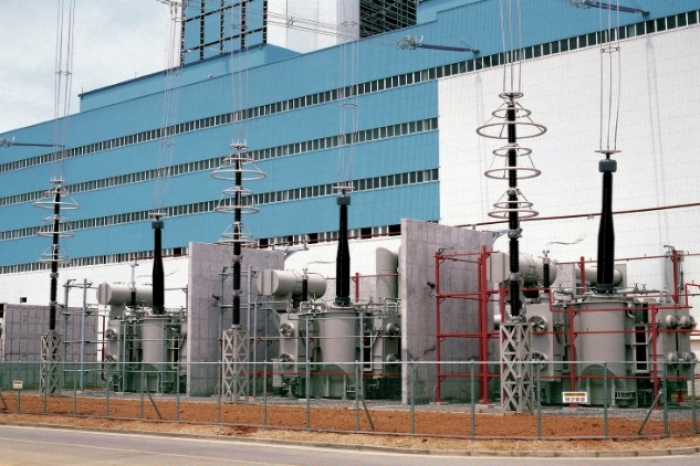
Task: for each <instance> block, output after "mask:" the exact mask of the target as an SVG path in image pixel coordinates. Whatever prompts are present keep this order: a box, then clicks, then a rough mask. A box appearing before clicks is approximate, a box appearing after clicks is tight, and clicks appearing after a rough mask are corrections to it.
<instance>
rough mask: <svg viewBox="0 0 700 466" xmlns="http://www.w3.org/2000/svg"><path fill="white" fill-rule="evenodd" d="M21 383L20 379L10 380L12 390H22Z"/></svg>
mask: <svg viewBox="0 0 700 466" xmlns="http://www.w3.org/2000/svg"><path fill="white" fill-rule="evenodd" d="M22 387H23V384H22V381H21V380H13V381H12V389H13V390H22Z"/></svg>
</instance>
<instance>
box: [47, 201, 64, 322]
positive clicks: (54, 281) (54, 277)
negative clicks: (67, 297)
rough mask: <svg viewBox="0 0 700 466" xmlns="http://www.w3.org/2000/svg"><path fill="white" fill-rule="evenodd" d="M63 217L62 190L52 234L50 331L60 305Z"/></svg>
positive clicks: (54, 210)
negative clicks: (60, 239) (61, 225)
mask: <svg viewBox="0 0 700 466" xmlns="http://www.w3.org/2000/svg"><path fill="white" fill-rule="evenodd" d="M60 218H61V190H60V189H57V190H56V193H55V194H54V206H53V225H52V232H53V233H52V235H51V291H50V297H49V331H53V330H56V307H57V306H58V303H57V300H58V262H59V257H58V251H59V235H60Z"/></svg>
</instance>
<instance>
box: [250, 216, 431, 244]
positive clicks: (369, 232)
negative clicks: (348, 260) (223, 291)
mask: <svg viewBox="0 0 700 466" xmlns="http://www.w3.org/2000/svg"><path fill="white" fill-rule="evenodd" d="M433 223H438V222H437V220H434V221H433ZM400 234H401V225H400V224H395V225H381V226H374V227H363V228H351V229H350V230H348V237H349V238H350V239H369V238H376V237H377V236H396V235H400ZM338 236H339V235H338V230H333V231H323V232H319V233H304V234H299V235H288V236H276V237H274V238H261V239H259V240H258V246H259V247H260V248H265V247H274V246H292V245H295V244H304V243H307V244H316V243H324V242H327V241H335V240H337V239H338Z"/></svg>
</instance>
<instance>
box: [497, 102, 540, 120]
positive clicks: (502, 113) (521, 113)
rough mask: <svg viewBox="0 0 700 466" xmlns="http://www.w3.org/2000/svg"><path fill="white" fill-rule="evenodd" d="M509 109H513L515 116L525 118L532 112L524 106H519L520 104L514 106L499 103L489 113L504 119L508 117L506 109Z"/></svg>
mask: <svg viewBox="0 0 700 466" xmlns="http://www.w3.org/2000/svg"><path fill="white" fill-rule="evenodd" d="M509 110H514V111H515V118H527V117H529V116H530V115H532V112H531V111H530V110H528V109H526V108H525V107H521V106H520V105H516V106H514V107H504V106H503V105H501V106H500V107H498V108H497V109H496V110H494V111H493V112H491V115H493V116H494V118H501V119H504V120H505V119H506V118H508V111H509Z"/></svg>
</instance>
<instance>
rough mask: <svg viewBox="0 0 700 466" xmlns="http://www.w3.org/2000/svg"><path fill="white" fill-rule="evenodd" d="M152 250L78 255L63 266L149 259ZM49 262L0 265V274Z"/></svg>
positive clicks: (168, 252)
mask: <svg viewBox="0 0 700 466" xmlns="http://www.w3.org/2000/svg"><path fill="white" fill-rule="evenodd" d="M188 253H189V249H188V248H187V247H186V246H183V247H175V248H166V249H163V256H165V257H168V256H171V257H177V256H186V255H187V254H188ZM153 255H154V254H153V251H137V252H125V253H120V254H106V255H102V256H90V257H78V258H75V259H71V260H70V262H69V263H68V264H66V265H65V267H84V266H90V265H105V264H115V263H121V262H133V261H135V260H143V259H150V258H152V257H153ZM50 268H51V264H49V263H44V262H32V263H30V264H15V265H3V266H0V274H6V273H20V272H36V271H39V270H49V269H50Z"/></svg>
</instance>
